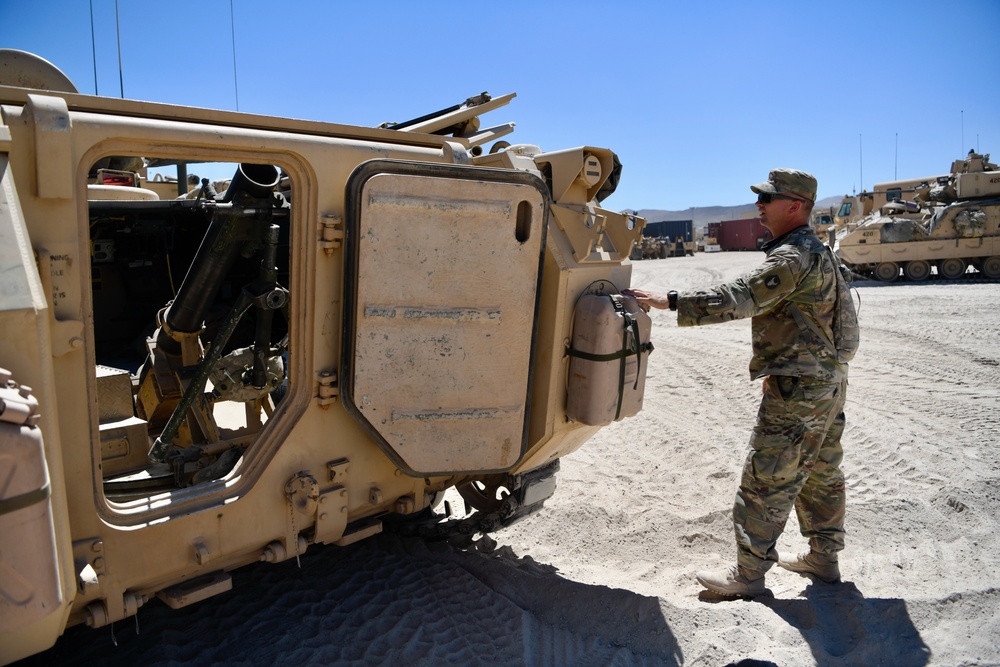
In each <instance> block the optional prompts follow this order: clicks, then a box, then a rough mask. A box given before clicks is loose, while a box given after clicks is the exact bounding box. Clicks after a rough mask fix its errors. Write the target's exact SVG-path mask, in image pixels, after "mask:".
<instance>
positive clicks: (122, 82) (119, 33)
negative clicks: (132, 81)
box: [115, 0, 125, 99]
mask: <svg viewBox="0 0 1000 667" xmlns="http://www.w3.org/2000/svg"><path fill="white" fill-rule="evenodd" d="M115 34H116V36H117V37H118V87H119V90H120V92H121V96H122V99H125V78H124V76H123V75H122V31H121V27H120V26H119V25H118V0H115Z"/></svg>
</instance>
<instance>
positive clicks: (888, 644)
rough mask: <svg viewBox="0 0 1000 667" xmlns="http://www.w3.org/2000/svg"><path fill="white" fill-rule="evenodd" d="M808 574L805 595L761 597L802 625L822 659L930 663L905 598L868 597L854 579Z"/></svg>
mask: <svg viewBox="0 0 1000 667" xmlns="http://www.w3.org/2000/svg"><path fill="white" fill-rule="evenodd" d="M810 580H811V578H805V577H803V581H804V582H806V586H805V589H804V590H803V591H802V592H801V596H802V597H800V598H793V599H777V598H773V597H761V598H756V599H755V601H757V602H760V603H761V604H763V605H765V606H767V607H768V608H770V609H771V610H772V611H774V613H776V614H777V615H778V616H780V617H781V618H782V619H784V620H785V621H786V622H787V623H788V624H789V625H790V626H792V627H794V628H795V629H797V630H798V631H799V632H800V633H801V634H802V637H803V638H804V639H805V640H806V642H807V643H808V644H809V647H810V649H811V650H812V653H813V657H814V658H815V660H816V664H817V665H829V664H857V665H873V664H886V661H887V660H888V661H889V663H888V664H892V665H896V666H897V667H919V666H922V665H926V664H928V662H929V660H930V649H929V648H928V647H927V645H926V644H925V643H924V641H923V639H922V638H921V637H920V633H919V631H917V629H916V627H915V626H914V625H913V622H912V621H911V620H910V615H909V613H908V612H907V610H906V603H905V601H903V600H899V599H894V598H888V599H883V598H866V597H865V596H864V595H863V594H862V593H861V591H860V590H858V587H857V586H855V585H854V584H853V583H851V582H842V583H837V584H826V583H822V582H818V581H811V583H810Z"/></svg>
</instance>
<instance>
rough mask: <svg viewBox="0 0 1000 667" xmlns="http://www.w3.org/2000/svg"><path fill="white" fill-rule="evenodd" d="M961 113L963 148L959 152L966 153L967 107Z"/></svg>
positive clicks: (960, 153)
mask: <svg viewBox="0 0 1000 667" xmlns="http://www.w3.org/2000/svg"><path fill="white" fill-rule="evenodd" d="M959 113H961V114H962V150H961V151H959V153H958V154H959V155H965V109H962V110H961V111H960V112H959Z"/></svg>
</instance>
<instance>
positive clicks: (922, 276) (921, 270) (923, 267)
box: [903, 259, 931, 282]
mask: <svg viewBox="0 0 1000 667" xmlns="http://www.w3.org/2000/svg"><path fill="white" fill-rule="evenodd" d="M903 273H905V274H906V277H907V278H909V279H910V280H912V281H914V282H919V281H921V280H927V276H929V275H931V265H930V263H928V262H926V261H924V260H922V259H915V260H913V261H912V262H907V263H906V266H905V267H904V268H903Z"/></svg>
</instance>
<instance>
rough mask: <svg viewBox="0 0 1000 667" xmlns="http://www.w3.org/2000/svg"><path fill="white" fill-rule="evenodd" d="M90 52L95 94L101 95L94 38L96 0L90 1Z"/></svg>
mask: <svg viewBox="0 0 1000 667" xmlns="http://www.w3.org/2000/svg"><path fill="white" fill-rule="evenodd" d="M90 50H91V52H92V54H93V60H94V94H95V95H100V93H99V92H98V91H97V40H96V39H95V38H94V0H90Z"/></svg>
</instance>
